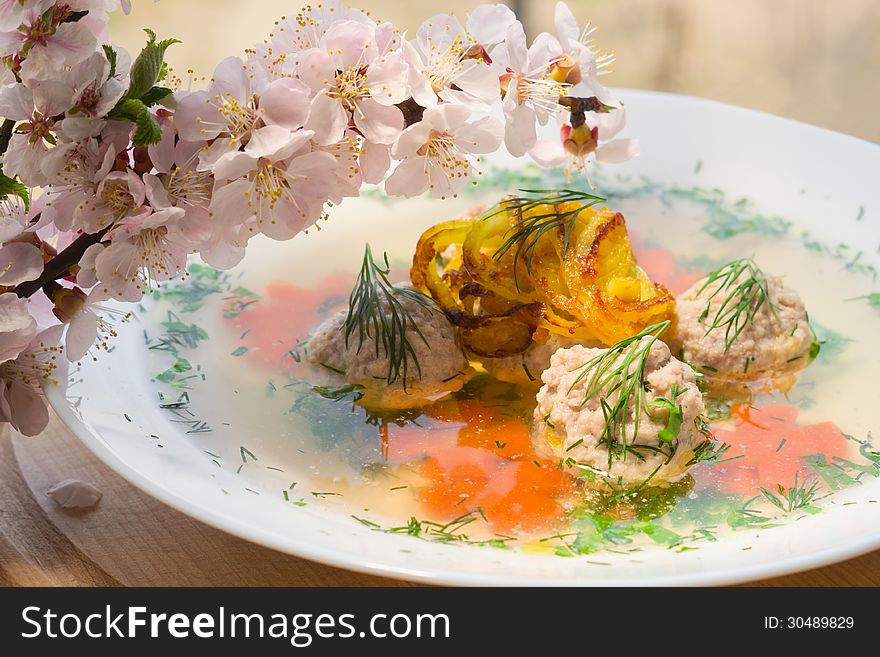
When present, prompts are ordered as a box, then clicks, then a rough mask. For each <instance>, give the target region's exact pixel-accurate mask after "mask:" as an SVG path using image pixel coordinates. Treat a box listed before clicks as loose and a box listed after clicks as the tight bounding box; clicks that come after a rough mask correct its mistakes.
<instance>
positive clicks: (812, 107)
mask: <svg viewBox="0 0 880 657" xmlns="http://www.w3.org/2000/svg"><path fill="white" fill-rule="evenodd" d="M314 1H320V0H314ZM302 4H305V2H304V0H259V2H256V1H250V2H242V0H162V1H161V2H158V3H153V2H151V1H150V0H134V2H133V5H134V9H133V11H132V14H131V15H130V16H125V15H123V14H121V13H119V15H116V16H114V17H113V20H112V22H111V28H110V36H111V40H112V41H113V42H114V43H117V44H119V45H122V46H124V47H125V48H127V49H128V50H129V51H130V52H131V53H132V55H135V54H137V52H138V51H139V50H140V48H141V47H142V46H143V43H144V33H143V32H142V31H141V30H142V28H144V27H149V28H152V29H153V30H155V31H156V32H157V33H158V35H159V37H160V38H166V37H172V36H173V37H176V38H178V39H181V40H182V41H183V44H181V45H176V46H174V47H173V48H171V50H170V51H169V54H168V60H169V63H170V64H171V65H172V66H173V67H174V68H175V71H176V72H177V73H178V74H181V73H182V72H184V71H186V70H188V69H193V70H194V71H195V73H196V74H197V75H208V76H210V74H211V72H212V71H213V69H214V66H215V64H216V63H217V62H219V61H220V60H221V59H223V58H224V57H227V56H229V55H242V54H243V51H244V50H245V48H248V47H250V46H252V45H253V44H254V43H257V42H259V41H262V40H263V39H264V38H266V36H267V35H268V33H269V32H270V31H271V30H272V27H273V22H274V21H275V20H277V19H278V18H280V17H281V16H284V15H286V14H294V13H296V11H297V10H298V9H299V8H300V6H301V5H302ZM349 4H351V6H355V7H358V8H359V9H362V10H364V11H367V12H369V13H370V15H371V16H373V17H374V18H376V19H377V20H388V21H392V22H394V23H395V24H396V25H397V26H398V27H399V28H400V29H401V30H402V31H403V30H410V31H415V29H416V28H418V26H419V24H420V23H421V22H422V21H423V20H425V19H426V18H428V17H429V16H430V15H432V14H437V13H441V12H448V13H454V14H456V15H458V16H459V17H464V15H465V13H466V12H467V11H468V9H470V8H472V7H474V6H475V5H477V4H479V3H478V2H477V1H476V0H444V1H442V2H437V1H434V0H428V1H421V2H402V1H401V0H352V1H351V2H350V3H349ZM508 4H510V5H511V6H512V7H513V8H514V10H515V11H516V12H517V14H518V16H519V17H520V20H522V21H523V23H524V24H525V27H526V31H527V33H528V34H529V36H530V37H534V35H536V34H537V33H538V32H541V31H544V30H547V31H551V32H555V30H554V29H553V10H554V6H555V4H556V3H555V0H511V1H510V2H508ZM568 4H569V6H570V7H571V9H572V11H573V13H574V14H575V16H576V17H577V18H578V20H579V21H580V22H581V23H585V22H586V21H588V20H589V21H592V23H593V24H594V25H595V26H597V27H598V28H599V29H598V32H597V33H596V35H595V37H596V40H597V42H598V44H599V45H600V46H601V47H602V48H603V49H604V50H611V51H613V52H614V53H615V54H616V55H617V62H616V64H615V65H614V72H613V73H612V74H610V75H608V76H606V77H605V78H604V79H603V82H604V83H605V84H606V85H607V86H611V87H636V88H641V89H655V90H662V91H673V92H678V93H684V94H690V95H694V96H703V97H705V98H713V99H716V100H720V101H724V102H727V103H732V104H735V105H740V106H743V107H750V108H753V109H759V110H764V111H767V112H772V113H774V114H778V115H781V116H787V117H790V118H793V119H797V120H799V121H805V122H807V123H812V124H815V125H820V126H823V127H826V128H830V129H833V130H837V131H840V132H846V133H849V134H852V135H856V136H858V137H862V138H864V139H869V140H872V141H876V142H880V38H878V34H880V1H878V0H570V1H569V3H568ZM731 129H736V127H735V126H731Z"/></svg>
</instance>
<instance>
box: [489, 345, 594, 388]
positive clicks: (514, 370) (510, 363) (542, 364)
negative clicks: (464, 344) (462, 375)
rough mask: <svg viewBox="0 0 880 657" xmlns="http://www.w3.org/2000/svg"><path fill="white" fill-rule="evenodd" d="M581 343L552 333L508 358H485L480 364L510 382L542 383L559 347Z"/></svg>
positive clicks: (499, 377) (490, 372)
mask: <svg viewBox="0 0 880 657" xmlns="http://www.w3.org/2000/svg"><path fill="white" fill-rule="evenodd" d="M576 344H580V343H579V342H578V341H577V340H574V339H572V338H564V337H560V336H558V335H555V334H552V333H551V334H550V335H549V337H547V339H546V341H545V342H538V341H535V342H533V343H532V344H531V345H530V346H529V348H528V349H526V350H525V351H524V352H523V353H521V354H517V355H516V356H508V357H506V358H483V359H479V358H478V359H477V360H480V364H481V365H482V366H483V367H484V368H486V371H487V372H489V374H491V375H492V376H494V377H495V378H496V379H498V380H500V381H507V382H508V383H520V384H525V385H528V384H530V383H532V384H534V383H538V384H540V380H541V373H542V372H543V371H544V370H546V369H547V368H548V367H550V357H551V356H552V355H553V354H555V353H556V352H557V350H559V349H563V348H565V347H573V346H574V345H576Z"/></svg>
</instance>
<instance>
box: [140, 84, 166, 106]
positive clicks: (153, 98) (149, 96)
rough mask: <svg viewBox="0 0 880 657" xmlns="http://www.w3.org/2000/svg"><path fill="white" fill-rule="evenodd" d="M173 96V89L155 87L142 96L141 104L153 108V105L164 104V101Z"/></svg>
mask: <svg viewBox="0 0 880 657" xmlns="http://www.w3.org/2000/svg"><path fill="white" fill-rule="evenodd" d="M171 94H172V91H171V89H168V88H167V87H153V88H152V89H150V90H149V91H148V92H147V93H145V94H144V95H143V96H141V102H142V103H143V104H144V105H146V106H147V107H152V106H153V105H158V104H159V103H161V102H162V100H163V99H165V98H166V97H168V96H170V95H171Z"/></svg>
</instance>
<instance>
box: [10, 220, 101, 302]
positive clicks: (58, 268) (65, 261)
mask: <svg viewBox="0 0 880 657" xmlns="http://www.w3.org/2000/svg"><path fill="white" fill-rule="evenodd" d="M106 234H107V229H105V230H102V231H101V232H99V233H94V234H91V235H80V236H79V237H78V238H77V239H76V240H74V241H73V242H72V243H71V244H70V246H68V247H67V248H66V249H64V250H63V251H62V252H61V253H59V254H58V255H57V256H55V257H54V258H52V259H51V260H50V261H49V262H47V263H46V266H45V267H43V273H41V274H40V276H39V278H36V279H34V280H32V281H28V282H27V283H22V284H21V285H17V286H16V287H15V293H16V294H17V295H18V296H19V297H20V298H22V299H27V298H28V297H31V296H33V295H34V294H35V293H36V292H37V291H38V290H40V289H41V288H42V287H43V286H44V285H46V284H47V283H51V282H52V281H57V280H58V279H59V278H64V277H65V276H67V275H68V274H70V270H71V268H72V267H73V266H74V265H76V264H78V263H79V261H80V259H81V258H82V256H83V254H84V253H85V252H86V249H88V248H89V247H90V246H92V245H94V244H97V243H98V242H100V241H101V240H102V239H103V238H104V235H106Z"/></svg>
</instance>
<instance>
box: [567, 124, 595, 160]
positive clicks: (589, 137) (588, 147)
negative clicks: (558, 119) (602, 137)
mask: <svg viewBox="0 0 880 657" xmlns="http://www.w3.org/2000/svg"><path fill="white" fill-rule="evenodd" d="M559 137H560V139H562V147H563V148H564V149H565V152H566V153H570V154H571V155H574V156H575V157H586V156H587V155H589V154H590V153H592V152H593V151H595V150H596V147H597V146H598V145H599V128H598V127H596V128H593V129H590V127H589V126H588V125H587V124H586V123H584V124H582V125H579V126H578V127H576V128H573V127H571V126H570V125H569V124H567V123H566V124H565V125H563V126H562V128H560V129H559Z"/></svg>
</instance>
